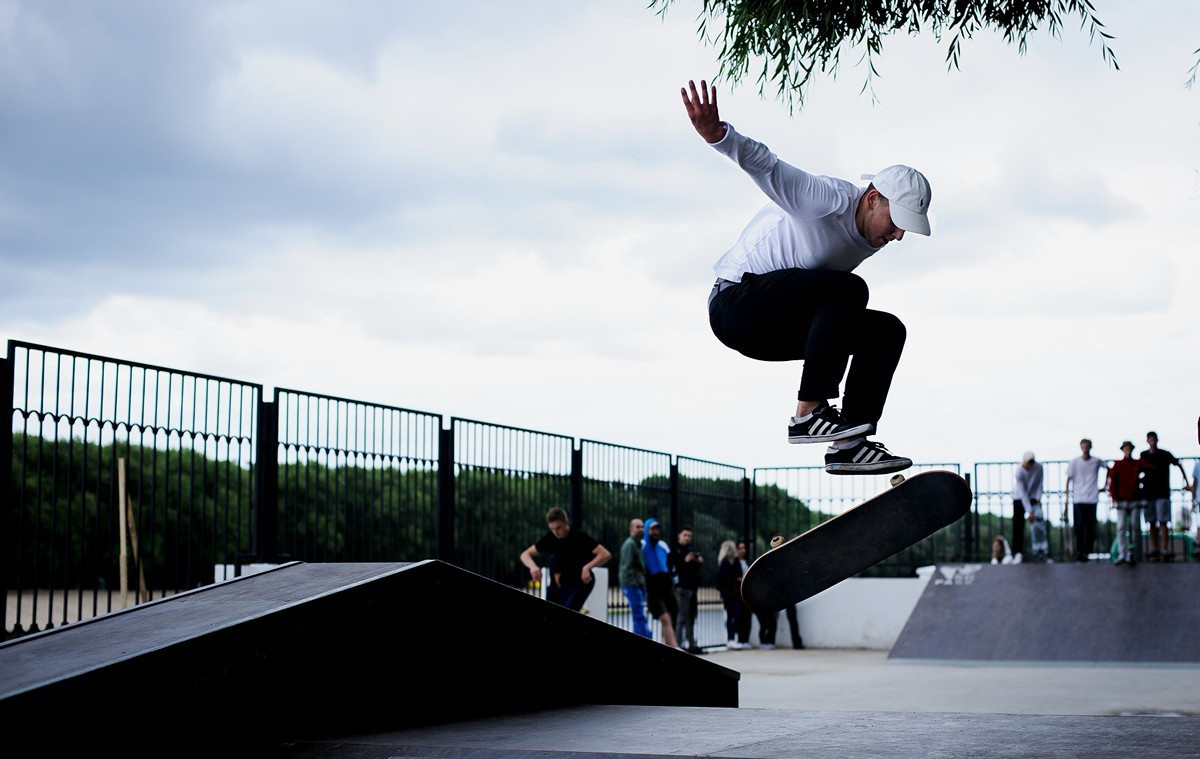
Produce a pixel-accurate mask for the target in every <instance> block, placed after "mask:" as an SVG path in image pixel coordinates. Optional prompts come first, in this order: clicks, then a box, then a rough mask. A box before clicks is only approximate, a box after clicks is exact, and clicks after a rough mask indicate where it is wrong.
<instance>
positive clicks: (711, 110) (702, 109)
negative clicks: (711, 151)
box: [679, 79, 725, 144]
mask: <svg viewBox="0 0 1200 759" xmlns="http://www.w3.org/2000/svg"><path fill="white" fill-rule="evenodd" d="M688 90H691V92H690V93H689V92H688ZM679 93H680V94H681V95H683V107H684V108H686V109H687V115H688V118H689V119H691V120H692V126H693V127H695V128H696V133H697V134H699V135H700V136H701V137H703V138H704V141H705V142H707V143H710V144H711V143H716V142H720V141H721V140H723V139H725V125H724V124H723V123H721V117H720V116H719V115H718V114H717V91H716V90H715V89H713V90H709V89H708V82H705V81H704V80H703V79H701V80H700V91H699V92H697V91H696V83H695V82H693V81H688V86H687V87H681V88H680V89H679Z"/></svg>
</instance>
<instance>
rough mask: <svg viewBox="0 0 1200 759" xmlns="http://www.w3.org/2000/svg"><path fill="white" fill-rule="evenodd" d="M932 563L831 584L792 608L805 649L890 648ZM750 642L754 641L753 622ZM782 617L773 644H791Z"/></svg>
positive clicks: (906, 619) (789, 635)
mask: <svg viewBox="0 0 1200 759" xmlns="http://www.w3.org/2000/svg"><path fill="white" fill-rule="evenodd" d="M933 569H934V568H933V567H921V568H920V569H918V570H917V577H912V578H874V577H864V578H852V579H850V580H846V581H845V582H842V583H839V584H837V585H834V586H833V587H832V588H830V589H829V590H827V591H825V592H824V593H819V594H817V595H815V596H813V597H812V598H810V599H808V600H807V601H804V602H803V603H801V604H800V605H799V606H798V607H796V616H797V619H798V621H799V622H800V636H801V637H802V638H803V639H804V646H805V648H873V649H882V650H885V651H886V650H889V649H891V647H892V645H893V644H894V643H895V642H896V639H897V638H899V637H900V631H901V630H903V629H904V625H905V623H906V622H908V618H909V616H910V615H911V614H912V611H913V609H914V608H916V605H917V601H918V600H919V599H920V598H921V593H923V592H924V591H925V585H926V584H927V583H928V582H929V578H930V577H931V576H932V575H933ZM754 627H755V629H754V630H753V631H752V632H751V638H750V640H751V642H752V643H754V644H757V643H758V629H757V628H758V623H757V620H756V621H755V625H754ZM791 639H792V638H791V634H790V633H789V631H788V622H787V615H786V614H784V613H782V612H780V614H779V631H778V633H777V634H776V636H775V642H776V644H777V645H779V646H782V647H788V646H790V645H791Z"/></svg>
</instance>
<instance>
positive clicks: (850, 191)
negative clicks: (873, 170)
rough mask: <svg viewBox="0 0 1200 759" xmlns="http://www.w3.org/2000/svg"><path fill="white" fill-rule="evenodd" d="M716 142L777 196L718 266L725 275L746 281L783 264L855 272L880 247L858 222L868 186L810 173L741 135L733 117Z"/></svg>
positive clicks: (731, 278) (720, 149)
mask: <svg viewBox="0 0 1200 759" xmlns="http://www.w3.org/2000/svg"><path fill="white" fill-rule="evenodd" d="M711 144H712V146H713V147H714V148H715V149H716V150H718V151H719V152H721V153H722V154H724V155H726V156H728V157H729V158H730V159H731V160H732V161H733V162H734V163H736V164H737V165H738V166H740V167H741V168H742V170H743V171H745V172H746V173H747V174H749V175H750V178H751V179H753V180H754V183H755V184H757V185H758V187H759V189H761V190H762V191H763V192H764V193H765V194H766V196H767V197H768V198H770V200H771V202H770V203H768V204H767V205H766V206H764V207H763V209H762V210H761V211H759V212H758V213H757V214H756V215H755V216H754V218H753V219H751V220H750V223H749V224H747V225H746V228H745V229H744V230H742V234H741V237H739V238H738V241H737V243H735V244H734V246H733V247H732V248H730V249H729V250H728V252H726V253H725V255H723V256H721V258H720V260H718V261H717V263H716V264H715V265H714V266H713V270H714V271H716V273H717V276H718V277H720V278H721V279H727V280H730V281H732V282H740V281H741V280H742V274H744V273H745V272H750V273H752V274H766V273H767V272H772V271H778V270H780V269H831V270H834V271H852V270H853V269H854V268H855V267H856V266H858V265H859V264H861V263H862V262H863V261H865V260H866V259H867V258H869V257H870V256H871V255H873V254H874V253H875V251H876V250H878V249H877V248H872V247H871V246H870V244H869V243H867V241H866V238H864V237H863V236H862V235H861V234H860V233H859V231H858V227H857V226H856V225H855V223H854V214H855V212H856V211H857V210H858V201H859V199H860V198H861V197H862V195H863V193H864V192H866V188H863V187H857V186H855V185H854V184H851V183H850V182H847V181H846V180H844V179H835V178H833V177H826V176H817V175H815V174H809V173H808V172H807V171H804V170H803V169H798V168H796V167H795V166H792V165H790V164H788V163H786V162H784V161H781V160H779V157H778V156H776V155H775V154H774V153H772V152H771V151H770V150H769V149H768V148H767V146H766V145H763V144H762V143H761V142H756V141H754V140H752V139H750V138H749V137H746V136H744V135H742V134H739V133H738V132H737V131H736V130H735V129H734V128H733V126H732V125H731V124H729V123H728V122H726V123H725V137H723V138H722V139H721V141H720V142H716V143H711Z"/></svg>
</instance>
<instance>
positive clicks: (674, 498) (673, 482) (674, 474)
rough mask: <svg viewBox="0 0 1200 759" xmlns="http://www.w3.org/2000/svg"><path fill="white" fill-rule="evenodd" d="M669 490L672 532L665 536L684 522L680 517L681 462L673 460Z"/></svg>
mask: <svg viewBox="0 0 1200 759" xmlns="http://www.w3.org/2000/svg"><path fill="white" fill-rule="evenodd" d="M667 487H668V490H667V492H668V493H670V510H671V522H670V524H671V527H670V530H671V533H664V536H666V535H669V534H673V533H674V531H676V530H678V529H679V527H680V525H682V524H683V522H682V521H680V517H679V462H678V461H677V460H676V461H672V462H671V476H670V480H669V484H668V486H667Z"/></svg>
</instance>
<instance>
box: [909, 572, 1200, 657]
mask: <svg viewBox="0 0 1200 759" xmlns="http://www.w3.org/2000/svg"><path fill="white" fill-rule="evenodd" d="M1197 598H1200V564H1195V563H1187V564H1141V565H1138V566H1137V567H1135V568H1132V569H1130V568H1128V567H1117V566H1112V565H1109V564H1103V563H1097V562H1093V563H1089V564H1020V565H1015V566H1014V565H1009V566H1000V565H990V564H983V565H980V564H966V565H943V566H939V567H937V569H936V570H935V571H934V574H933V576H932V578H931V579H930V581H929V584H928V585H927V586H926V587H925V592H924V593H923V594H922V596H921V599H920V601H918V602H917V606H916V608H915V609H913V613H912V615H911V616H910V617H909V619H908V623H907V624H906V625H905V627H904V630H903V631H902V632H901V633H900V637H899V639H898V640H897V641H896V645H895V646H893V647H892V651H891V654H890V658H894V659H933V660H937V659H943V660H973V661H993V662H995V661H1012V662H1026V661H1040V662H1130V663H1197V662H1200V646H1197V645H1195V640H1196V635H1197V633H1198V631H1200V603H1197V601H1196V599H1197Z"/></svg>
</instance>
